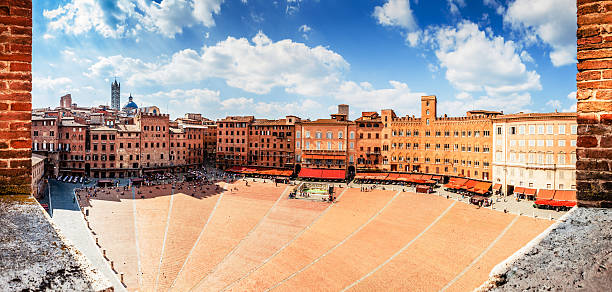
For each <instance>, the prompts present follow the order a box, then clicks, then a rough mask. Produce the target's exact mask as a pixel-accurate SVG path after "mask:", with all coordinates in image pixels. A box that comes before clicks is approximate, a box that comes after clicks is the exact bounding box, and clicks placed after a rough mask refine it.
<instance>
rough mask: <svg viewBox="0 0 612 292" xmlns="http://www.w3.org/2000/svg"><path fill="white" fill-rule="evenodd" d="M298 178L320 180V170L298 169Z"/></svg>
mask: <svg viewBox="0 0 612 292" xmlns="http://www.w3.org/2000/svg"><path fill="white" fill-rule="evenodd" d="M298 176H299V177H307V178H320V177H321V170H320V169H315V168H302V169H300V173H299V174H298Z"/></svg>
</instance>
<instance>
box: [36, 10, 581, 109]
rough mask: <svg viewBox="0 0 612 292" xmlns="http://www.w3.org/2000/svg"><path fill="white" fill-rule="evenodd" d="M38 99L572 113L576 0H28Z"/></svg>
mask: <svg viewBox="0 0 612 292" xmlns="http://www.w3.org/2000/svg"><path fill="white" fill-rule="evenodd" d="M33 17H34V46H33V51H34V59H33V78H34V88H33V103H34V106H35V107H47V106H52V107H54V106H57V105H58V104H59V97H60V96H61V95H63V94H66V93H71V94H72V96H73V101H74V102H76V103H77V104H79V105H83V106H95V105H99V104H110V83H111V82H112V80H113V78H115V76H116V77H117V79H118V80H119V81H120V82H121V95H122V101H121V102H122V104H125V103H126V102H127V97H128V96H129V94H130V93H131V94H132V96H134V99H135V101H136V103H137V104H138V105H141V106H146V105H157V106H159V107H160V108H161V109H162V111H167V112H169V113H170V114H171V116H172V117H173V118H175V117H178V116H182V115H183V114H184V113H186V112H199V113H202V114H203V115H204V116H207V117H209V118H213V119H216V118H222V117H224V116H226V115H245V114H252V115H255V116H257V117H261V118H279V117H283V116H284V115H289V114H293V115H298V116H301V117H303V118H320V117H326V116H328V114H329V113H330V112H333V111H335V106H336V105H337V104H339V103H348V104H349V105H350V106H351V118H356V117H357V115H359V113H360V112H361V111H372V110H376V111H380V110H381V109H384V108H392V109H394V110H395V111H396V113H397V114H398V115H402V116H403V115H413V114H417V115H418V113H419V110H420V109H419V100H420V96H422V95H436V96H438V102H439V108H438V112H439V113H441V114H444V113H446V114H449V115H452V116H458V115H463V114H464V113H465V111H468V110H472V109H487V110H503V111H504V112H505V113H512V112H518V111H526V112H550V111H554V110H559V111H572V110H575V91H576V82H575V74H576V60H575V59H576V36H575V30H576V4H575V1H572V0H512V1H503V0H472V1H468V0H427V1H426V0H418V1H417V0H410V1H409V0H376V1H369V0H362V1H339V0H328V1H325V0H277V1H265V0H157V1H155V2H153V1H146V0H118V1H102V0H99V1H98V0H67V1H34V16H33Z"/></svg>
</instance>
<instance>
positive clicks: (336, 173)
mask: <svg viewBox="0 0 612 292" xmlns="http://www.w3.org/2000/svg"><path fill="white" fill-rule="evenodd" d="M298 176H299V177H306V178H322V179H345V178H346V170H344V169H317V168H302V169H301V170H300V173H299V175H298Z"/></svg>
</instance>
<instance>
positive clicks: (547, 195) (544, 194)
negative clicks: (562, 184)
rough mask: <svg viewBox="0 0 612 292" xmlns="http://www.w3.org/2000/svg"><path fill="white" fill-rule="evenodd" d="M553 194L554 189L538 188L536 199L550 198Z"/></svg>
mask: <svg viewBox="0 0 612 292" xmlns="http://www.w3.org/2000/svg"><path fill="white" fill-rule="evenodd" d="M554 196H555V191H554V190H547V189H540V190H538V196H537V200H536V201H545V200H552V198H553V197H554Z"/></svg>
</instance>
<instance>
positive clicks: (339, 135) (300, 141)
mask: <svg viewBox="0 0 612 292" xmlns="http://www.w3.org/2000/svg"><path fill="white" fill-rule="evenodd" d="M295 127H296V130H295V135H296V144H295V157H296V170H298V171H297V172H299V170H300V169H301V168H314V169H337V170H344V171H348V172H349V175H350V174H351V173H354V172H355V160H356V156H355V155H356V150H355V145H356V143H355V142H356V137H357V136H356V127H355V122H353V121H350V120H349V107H348V105H345V104H341V105H339V106H338V113H336V114H332V115H331V118H330V119H318V120H315V121H310V120H302V121H301V122H299V123H297V124H296V126H295Z"/></svg>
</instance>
